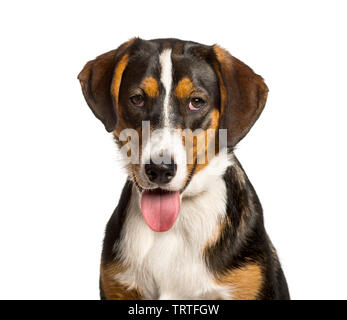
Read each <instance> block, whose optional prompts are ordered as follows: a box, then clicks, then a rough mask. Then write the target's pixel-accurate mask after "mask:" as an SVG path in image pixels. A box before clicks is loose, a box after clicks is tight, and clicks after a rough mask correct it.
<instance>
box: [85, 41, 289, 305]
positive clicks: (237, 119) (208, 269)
mask: <svg viewBox="0 0 347 320" xmlns="http://www.w3.org/2000/svg"><path fill="white" fill-rule="evenodd" d="M78 78H79V80H80V83H81V86H82V90H83V94H84V97H85V99H86V101H87V103H88V105H89V106H90V108H91V109H92V111H93V113H94V114H95V116H96V117H97V118H98V119H100V120H101V121H102V122H103V124H104V125H105V127H106V129H107V131H109V132H113V134H114V136H115V139H116V142H117V143H118V145H119V146H120V147H124V146H125V144H126V143H127V142H129V139H128V140H127V139H124V137H122V132H124V130H127V129H132V131H134V132H136V133H138V135H139V139H138V143H139V146H140V148H139V151H138V152H136V151H135V152H134V154H133V155H135V154H136V155H137V156H138V159H139V161H138V162H134V161H133V162H128V163H127V164H126V168H127V172H128V180H127V182H126V184H125V186H124V189H123V192H122V195H121V198H120V201H119V204H118V206H117V208H116V210H115V212H114V213H113V215H112V217H111V219H110V221H109V222H108V224H107V229H106V235H105V240H104V247H103V253H102V262H101V276H100V292H101V298H103V299H289V292H288V288H287V284H286V280H285V277H284V275H283V272H282V269H281V266H280V263H279V260H278V258H277V255H276V251H275V249H274V247H273V245H272V243H271V241H270V239H269V237H268V235H267V233H266V231H265V229H264V223H263V213H262V208H261V205H260V203H259V200H258V197H257V195H256V193H255V191H254V189H253V187H252V185H251V183H250V182H249V180H248V178H247V176H246V174H245V172H244V171H243V169H242V167H241V165H240V163H239V162H238V161H237V159H236V157H235V155H234V153H233V148H234V147H235V145H236V144H237V143H238V142H239V141H240V140H241V139H242V138H243V137H244V136H245V135H246V134H247V132H248V131H249V130H250V128H251V127H252V125H253V124H254V122H255V121H256V120H257V118H258V117H259V115H260V113H261V112H262V110H263V108H264V106H265V102H266V98H267V92H268V89H267V86H266V85H265V83H264V81H263V79H262V78H261V77H260V76H259V75H257V74H255V73H254V72H253V71H252V69H250V68H249V67H248V66H247V65H245V64H244V63H242V62H241V61H239V60H238V59H236V58H234V57H233V56H231V55H230V54H229V53H228V52H227V51H226V50H224V49H222V48H221V47H219V46H217V45H213V46H206V45H202V44H199V43H195V42H191V41H181V40H177V39H157V40H150V41H145V40H141V39H139V38H135V39H132V40H130V41H128V42H126V43H124V44H122V45H121V46H120V47H119V48H118V49H116V50H113V51H110V52H108V53H105V54H103V55H101V56H99V57H97V58H96V59H94V60H92V61H89V62H88V63H87V64H86V65H85V67H84V68H83V70H82V71H81V73H80V74H79V76H78ZM143 121H147V122H148V123H149V132H150V134H149V135H150V139H145V138H144V132H143V130H144V129H143ZM158 129H159V130H158ZM183 129H190V130H191V132H195V130H197V129H199V130H200V131H198V132H199V134H198V135H200V136H203V137H204V138H205V145H206V146H211V145H213V149H214V151H216V152H215V153H216V155H214V156H213V157H205V160H204V161H198V159H200V158H199V156H201V153H203V154H205V153H206V152H207V151H206V150H207V148H203V150H204V151H201V150H200V149H201V148H200V149H199V148H198V147H197V144H198V142H197V139H196V138H197V137H195V138H193V143H192V144H190V146H189V147H187V140H186V139H187V136H184V135H183V134H180V133H179V132H180V131H179V130H183ZM220 129H225V130H226V131H224V132H227V134H226V138H227V139H226V143H225V148H221V138H220V137H221V136H220V135H219V134H218V132H220ZM181 132H182V131H181ZM211 132H214V133H213V134H211ZM135 140H136V139H135ZM169 141H170V143H169ZM218 147H219V148H218ZM187 150H188V151H191V154H192V158H191V160H192V161H188V160H187V159H188V158H187V157H188V156H187ZM132 152H133V150H132V149H131V150H130V154H131V153H132ZM163 154H165V155H168V157H169V158H170V161H169V162H165V161H162V159H163V158H161V157H163ZM128 155H129V153H128ZM158 159H159V161H158Z"/></svg>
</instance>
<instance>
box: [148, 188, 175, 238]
mask: <svg viewBox="0 0 347 320" xmlns="http://www.w3.org/2000/svg"><path fill="white" fill-rule="evenodd" d="M141 209H142V215H143V217H144V219H145V221H146V222H147V224H148V226H149V227H150V228H151V229H152V230H153V231H156V232H163V231H167V230H169V229H170V228H171V227H172V225H173V224H174V222H175V220H176V219H177V216H178V212H179V211H180V196H179V194H178V192H166V191H162V190H160V189H156V190H154V191H144V192H143V193H142V199H141Z"/></svg>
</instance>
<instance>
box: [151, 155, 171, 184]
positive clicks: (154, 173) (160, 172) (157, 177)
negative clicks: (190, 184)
mask: <svg viewBox="0 0 347 320" xmlns="http://www.w3.org/2000/svg"><path fill="white" fill-rule="evenodd" d="M176 170H177V165H176V163H174V161H171V163H169V164H166V163H160V164H155V163H154V162H153V161H152V160H151V162H150V163H149V164H146V165H145V172H146V175H147V177H148V179H149V180H150V181H152V182H155V183H158V184H165V183H169V182H170V181H171V180H172V178H173V177H174V176H175V174H176Z"/></svg>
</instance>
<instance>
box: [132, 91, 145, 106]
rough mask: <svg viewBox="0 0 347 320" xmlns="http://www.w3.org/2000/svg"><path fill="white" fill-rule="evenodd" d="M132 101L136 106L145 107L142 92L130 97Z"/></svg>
mask: <svg viewBox="0 0 347 320" xmlns="http://www.w3.org/2000/svg"><path fill="white" fill-rule="evenodd" d="M130 101H131V103H132V104H133V105H135V106H136V107H143V105H144V104H145V98H144V97H143V96H142V95H140V94H135V95H133V96H131V97H130Z"/></svg>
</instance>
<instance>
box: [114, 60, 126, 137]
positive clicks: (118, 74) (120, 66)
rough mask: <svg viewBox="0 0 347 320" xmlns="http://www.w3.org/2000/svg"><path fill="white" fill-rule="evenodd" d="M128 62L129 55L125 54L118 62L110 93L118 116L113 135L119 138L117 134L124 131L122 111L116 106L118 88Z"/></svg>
mask: <svg viewBox="0 0 347 320" xmlns="http://www.w3.org/2000/svg"><path fill="white" fill-rule="evenodd" d="M128 61H129V53H126V54H125V55H124V56H123V57H122V58H121V59H120V61H119V63H118V65H117V67H116V69H115V72H114V77H113V80H112V93H113V96H114V99H115V105H116V112H117V115H118V123H117V128H116V130H114V134H115V135H116V136H119V133H120V132H121V131H122V130H123V129H125V127H124V126H123V125H122V118H123V117H122V110H121V108H119V106H118V100H119V88H120V83H121V80H122V75H123V72H124V70H125V68H126V66H127V64H128Z"/></svg>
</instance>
